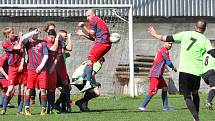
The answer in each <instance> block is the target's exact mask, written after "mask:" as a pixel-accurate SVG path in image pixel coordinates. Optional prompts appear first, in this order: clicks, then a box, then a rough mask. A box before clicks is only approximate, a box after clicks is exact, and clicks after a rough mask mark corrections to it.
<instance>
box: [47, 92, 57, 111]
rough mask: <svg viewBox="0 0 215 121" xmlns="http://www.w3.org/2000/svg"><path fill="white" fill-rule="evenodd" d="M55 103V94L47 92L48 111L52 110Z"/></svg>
mask: <svg viewBox="0 0 215 121" xmlns="http://www.w3.org/2000/svg"><path fill="white" fill-rule="evenodd" d="M54 102H55V92H48V109H49V110H52V109H53V108H54Z"/></svg>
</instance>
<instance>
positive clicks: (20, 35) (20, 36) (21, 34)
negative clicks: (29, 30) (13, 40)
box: [19, 32, 23, 41]
mask: <svg viewBox="0 0 215 121" xmlns="http://www.w3.org/2000/svg"><path fill="white" fill-rule="evenodd" d="M22 36H23V33H22V32H19V40H20V41H23V39H22Z"/></svg>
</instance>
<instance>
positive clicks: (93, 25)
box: [89, 19, 97, 32]
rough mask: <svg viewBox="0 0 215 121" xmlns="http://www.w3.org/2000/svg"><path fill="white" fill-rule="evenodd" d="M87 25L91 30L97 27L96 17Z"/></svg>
mask: <svg viewBox="0 0 215 121" xmlns="http://www.w3.org/2000/svg"><path fill="white" fill-rule="evenodd" d="M89 26H90V30H93V31H94V32H95V31H96V29H97V20H96V19H93V20H91V21H90V23H89Z"/></svg>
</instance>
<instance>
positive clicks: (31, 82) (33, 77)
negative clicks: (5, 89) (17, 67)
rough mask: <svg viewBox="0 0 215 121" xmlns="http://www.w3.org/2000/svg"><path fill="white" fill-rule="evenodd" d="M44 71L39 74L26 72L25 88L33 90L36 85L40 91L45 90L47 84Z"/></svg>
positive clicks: (31, 71)
mask: <svg viewBox="0 0 215 121" xmlns="http://www.w3.org/2000/svg"><path fill="white" fill-rule="evenodd" d="M47 79H48V77H47V72H46V71H41V72H40V73H39V74H37V73H36V70H28V77H27V88H29V89H34V88H35V87H36V86H37V85H38V88H40V89H46V88H47V84H48V80H47Z"/></svg>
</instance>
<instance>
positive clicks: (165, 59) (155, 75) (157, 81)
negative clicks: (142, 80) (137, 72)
mask: <svg viewBox="0 0 215 121" xmlns="http://www.w3.org/2000/svg"><path fill="white" fill-rule="evenodd" d="M171 47H172V42H165V43H164V45H163V47H161V48H160V49H159V50H158V51H157V53H156V56H155V59H154V61H153V65H152V68H151V69H150V71H149V78H150V87H149V94H148V95H147V96H146V97H145V100H144V102H143V103H142V104H141V105H140V107H139V109H140V110H142V111H145V110H146V106H147V105H148V103H149V101H150V100H151V98H152V97H153V96H154V95H155V94H156V93H157V91H158V89H162V95H161V96H162V101H163V110H173V108H171V107H169V106H168V98H167V84H166V82H165V80H164V78H163V73H164V71H165V69H166V65H168V66H169V67H170V68H172V69H173V70H174V71H175V72H177V70H176V68H175V67H174V66H173V64H172V62H171V61H170V58H169V50H170V49H171Z"/></svg>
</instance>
